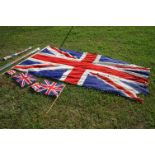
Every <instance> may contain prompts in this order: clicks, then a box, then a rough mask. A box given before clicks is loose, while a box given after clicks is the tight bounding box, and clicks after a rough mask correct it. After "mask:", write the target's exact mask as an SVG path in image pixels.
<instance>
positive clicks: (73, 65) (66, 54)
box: [14, 46, 150, 102]
mask: <svg viewBox="0 0 155 155" xmlns="http://www.w3.org/2000/svg"><path fill="white" fill-rule="evenodd" d="M14 69H17V70H20V71H24V72H29V73H32V74H35V75H37V76H42V77H48V78H54V79H57V80H60V81H64V82H67V83H71V84H75V85H79V86H84V87H89V88H95V89H99V90H101V91H106V92H112V93H117V94H119V95H122V96H125V97H128V98H132V99H135V100H138V101H140V102H142V99H140V98H139V97H138V96H137V94H140V93H142V94H147V93H148V88H147V85H148V76H149V72H150V69H149V68H144V67H141V66H137V65H133V64H128V63H126V62H123V61H120V60H117V59H112V58H110V57H106V56H102V55H95V54H92V53H86V52H85V53H82V52H76V51H72V50H65V49H59V48H55V47H50V46H48V47H46V48H44V49H43V50H41V51H40V52H39V53H37V54H35V55H33V56H32V57H30V58H28V59H26V60H25V61H23V62H22V63H20V64H18V65H16V66H15V67H14Z"/></svg>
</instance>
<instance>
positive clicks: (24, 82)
mask: <svg viewBox="0 0 155 155" xmlns="http://www.w3.org/2000/svg"><path fill="white" fill-rule="evenodd" d="M13 79H15V80H16V82H17V83H19V84H20V86H21V87H22V88H23V87H25V86H29V85H31V84H32V83H34V82H35V81H36V79H35V78H34V77H33V76H32V75H31V74H29V73H25V74H24V73H21V74H19V75H14V76H13Z"/></svg>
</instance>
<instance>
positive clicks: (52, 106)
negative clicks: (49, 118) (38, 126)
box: [46, 85, 66, 115]
mask: <svg viewBox="0 0 155 155" xmlns="http://www.w3.org/2000/svg"><path fill="white" fill-rule="evenodd" d="M65 87H66V85H65V86H64V87H63V89H62V90H61V92H60V93H59V96H60V95H61V93H62V91H63V90H64V88H65ZM59 96H58V97H56V99H55V100H54V101H53V103H52V104H51V106H50V107H49V109H48V110H47V111H46V115H47V114H48V113H49V112H50V111H51V109H52V108H53V106H54V104H55V103H56V101H57V99H58V98H59Z"/></svg>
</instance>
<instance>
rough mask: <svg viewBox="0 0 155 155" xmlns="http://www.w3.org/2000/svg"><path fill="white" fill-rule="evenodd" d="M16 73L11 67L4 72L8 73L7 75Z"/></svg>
mask: <svg viewBox="0 0 155 155" xmlns="http://www.w3.org/2000/svg"><path fill="white" fill-rule="evenodd" d="M15 73H16V71H15V70H13V69H11V70H8V71H7V72H6V73H5V74H7V75H9V76H12V75H14V74H15Z"/></svg>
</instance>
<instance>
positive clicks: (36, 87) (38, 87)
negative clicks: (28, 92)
mask: <svg viewBox="0 0 155 155" xmlns="http://www.w3.org/2000/svg"><path fill="white" fill-rule="evenodd" d="M31 88H32V89H33V90H34V91H36V92H41V91H42V86H41V84H40V83H38V82H36V83H34V84H32V85H31Z"/></svg>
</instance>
